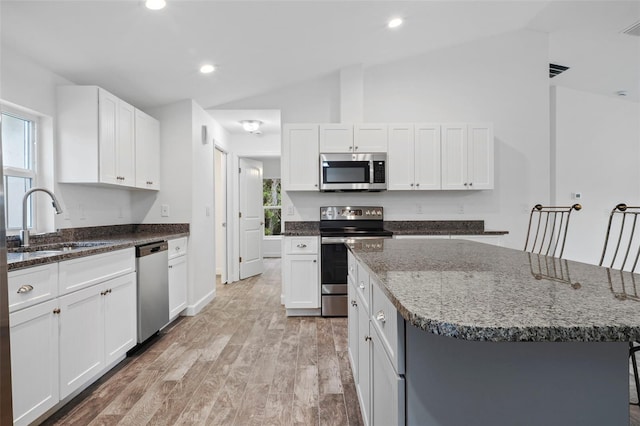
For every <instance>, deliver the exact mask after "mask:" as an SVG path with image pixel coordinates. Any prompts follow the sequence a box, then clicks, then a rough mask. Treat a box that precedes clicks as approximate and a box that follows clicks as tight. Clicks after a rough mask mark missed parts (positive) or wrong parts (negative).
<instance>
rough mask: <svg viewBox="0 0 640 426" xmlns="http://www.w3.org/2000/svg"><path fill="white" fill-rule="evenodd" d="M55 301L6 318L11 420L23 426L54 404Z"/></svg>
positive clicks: (55, 364)
mask: <svg viewBox="0 0 640 426" xmlns="http://www.w3.org/2000/svg"><path fill="white" fill-rule="evenodd" d="M57 306H58V304H57V301H56V300H50V301H48V302H44V303H40V304H38V305H35V306H32V307H30V308H27V309H23V310H20V311H17V312H15V313H12V314H11V315H10V316H9V324H10V335H11V380H12V390H13V419H14V424H16V425H27V424H29V423H31V422H32V421H34V420H35V419H37V418H38V417H39V416H40V415H42V414H44V413H45V412H46V411H47V410H49V409H50V408H51V407H53V406H54V405H56V404H57V403H58V400H59V399H58V396H59V389H58V315H57V314H55V313H54V309H55V308H57Z"/></svg>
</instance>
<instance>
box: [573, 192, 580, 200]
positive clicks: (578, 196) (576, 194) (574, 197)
mask: <svg viewBox="0 0 640 426" xmlns="http://www.w3.org/2000/svg"><path fill="white" fill-rule="evenodd" d="M571 199H572V200H582V192H572V193H571Z"/></svg>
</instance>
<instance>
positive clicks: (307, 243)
mask: <svg viewBox="0 0 640 426" xmlns="http://www.w3.org/2000/svg"><path fill="white" fill-rule="evenodd" d="M284 240H285V252H286V253H288V254H316V253H318V237H287V238H285V239H284Z"/></svg>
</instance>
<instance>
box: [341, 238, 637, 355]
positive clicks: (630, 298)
mask: <svg viewBox="0 0 640 426" xmlns="http://www.w3.org/2000/svg"><path fill="white" fill-rule="evenodd" d="M351 250H352V251H353V253H354V254H355V256H356V257H357V258H358V259H359V260H360V261H361V262H362V263H363V264H364V265H365V266H366V267H367V268H368V269H369V271H370V272H371V273H373V274H374V275H375V276H376V277H377V279H376V281H377V282H379V283H380V284H381V287H382V290H383V291H384V293H385V294H386V295H387V296H388V297H389V299H390V300H391V301H392V303H393V304H394V305H395V307H396V308H397V309H398V311H399V312H400V314H401V315H402V317H403V318H404V319H405V320H406V321H407V322H408V323H410V324H412V325H414V326H416V327H418V328H420V329H422V330H425V331H428V332H431V333H434V334H439V335H443V336H449V337H454V338H458V339H465V340H478V341H494V342H514V341H531V342H542V341H553V342H559V341H583V342H603V341H625V342H626V341H635V340H639V339H640V297H639V296H638V294H637V293H636V292H635V289H636V288H637V287H636V286H635V284H636V281H638V285H640V275H638V274H631V273H626V272H624V273H623V272H620V271H616V270H610V269H608V268H603V267H599V266H594V265H588V264H585V263H580V262H573V261H566V260H560V259H556V258H551V257H546V256H540V255H535V254H531V253H526V252H523V251H520V250H514V249H508V248H503V247H497V246H492V245H488V244H482V243H477V242H471V241H465V240H384V247H383V249H382V251H380V250H378V251H373V250H369V251H368V250H365V249H358V248H351ZM625 289H626V291H625Z"/></svg>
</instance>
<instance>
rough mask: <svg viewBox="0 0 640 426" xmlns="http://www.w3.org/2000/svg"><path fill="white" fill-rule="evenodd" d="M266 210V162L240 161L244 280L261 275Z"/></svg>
mask: <svg viewBox="0 0 640 426" xmlns="http://www.w3.org/2000/svg"><path fill="white" fill-rule="evenodd" d="M263 226H264V207H263V204H262V162H260V161H255V160H249V159H247V158H240V279H241V280H242V279H244V278H247V277H252V276H254V275H258V274H261V273H262V272H263V271H264V264H263V261H262V237H263V233H264V232H263Z"/></svg>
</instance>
